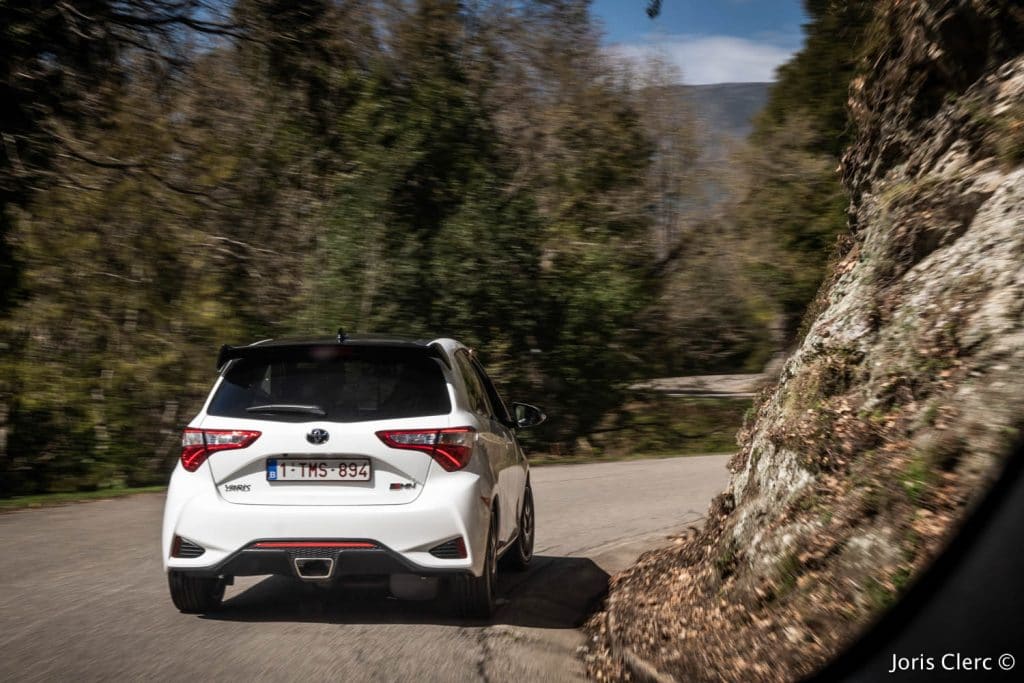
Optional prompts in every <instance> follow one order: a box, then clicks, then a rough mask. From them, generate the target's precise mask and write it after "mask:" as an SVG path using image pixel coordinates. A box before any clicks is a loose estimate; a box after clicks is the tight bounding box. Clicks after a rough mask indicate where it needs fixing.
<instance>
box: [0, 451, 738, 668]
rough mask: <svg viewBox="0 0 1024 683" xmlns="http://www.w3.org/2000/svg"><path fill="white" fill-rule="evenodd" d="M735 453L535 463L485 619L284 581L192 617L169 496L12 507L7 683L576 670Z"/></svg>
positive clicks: (4, 656)
mask: <svg viewBox="0 0 1024 683" xmlns="http://www.w3.org/2000/svg"><path fill="white" fill-rule="evenodd" d="M727 459H728V457H727V456H700V457H689V458H674V459H666V460H645V461H633V462H617V463H602V464H592V465H568V466H554V467H543V468H536V469H534V470H533V473H532V475H531V477H532V480H533V484H534V492H535V495H536V501H537V515H538V520H537V524H538V528H537V545H536V558H535V560H534V564H533V565H532V566H531V569H530V571H529V572H527V573H525V574H515V573H507V572H506V573H503V574H502V575H500V576H499V583H498V591H499V594H500V595H501V597H502V603H503V604H502V605H501V607H499V609H498V611H497V613H496V614H495V617H494V618H493V619H492V620H491V621H489V622H467V621H463V620H458V619H456V618H454V617H452V616H451V615H450V613H449V612H448V611H447V610H446V609H445V607H444V605H443V604H437V603H434V602H427V603H411V602H400V601H397V600H392V599H389V598H386V597H382V596H381V595H379V594H371V593H358V592H352V591H337V590H334V591H331V590H325V589H322V588H319V587H316V586H311V585H306V584H302V583H298V582H293V581H290V580H287V579H284V578H279V577H275V578H240V579H238V580H237V581H236V583H235V585H234V586H232V587H230V588H228V593H227V595H226V597H225V606H224V609H223V610H222V611H221V612H218V613H217V614H215V615H209V616H189V615H184V614H180V613H179V612H178V611H177V610H176V609H174V607H173V605H172V604H171V601H170V598H169V596H168V594H167V585H166V579H165V578H164V574H163V572H162V570H161V568H160V556H159V552H160V550H159V536H160V517H161V513H162V509H163V496H161V495H156V494H151V495H139V496H133V497H129V498H121V499H115V500H107V501H99V502H92V503H81V504H76V505H68V506H65V507H58V508H49V509H40V510H25V511H19V512H11V513H7V514H0V540H2V546H3V553H2V555H0V588H2V590H0V680H5V681H35V680H55V679H60V680H69V679H74V680H76V681H87V680H112V679H114V680H138V679H143V678H146V679H155V680H161V681H170V680H190V679H191V680H193V681H196V680H284V679H304V680H332V681H346V682H348V681H389V682H390V681H398V680H416V681H476V680H483V681H524V680H545V681H547V680H577V679H580V678H582V677H583V667H582V662H581V661H580V660H579V658H578V657H577V655H576V648H577V647H579V646H580V645H581V644H582V642H583V639H582V635H581V634H580V632H579V631H578V630H576V627H577V626H578V625H579V624H580V622H581V621H582V620H584V619H585V618H586V616H587V615H588V614H589V613H590V612H591V611H592V609H593V608H594V607H595V606H596V605H597V603H598V601H599V600H600V598H601V597H602V596H603V594H604V591H605V588H606V586H607V581H608V575H609V573H614V572H616V571H619V570H621V569H623V568H625V567H626V566H628V565H629V564H630V563H632V562H633V560H635V559H636V557H637V556H638V555H639V554H640V553H641V552H643V551H644V550H648V549H650V548H654V547H657V546H659V545H662V544H663V543H664V539H665V536H666V535H669V534H671V533H674V532H677V531H680V530H682V529H683V528H685V527H686V526H687V525H689V524H694V523H698V522H699V521H700V520H701V519H702V517H703V516H704V513H705V511H706V510H707V506H708V503H709V501H710V500H711V498H712V497H713V496H714V495H716V494H717V493H719V492H720V491H721V490H722V489H724V488H725V485H726V483H727V480H728V472H727V471H726V462H727Z"/></svg>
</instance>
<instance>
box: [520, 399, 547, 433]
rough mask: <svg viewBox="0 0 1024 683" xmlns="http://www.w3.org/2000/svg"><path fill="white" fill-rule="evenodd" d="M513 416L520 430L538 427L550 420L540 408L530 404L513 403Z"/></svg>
mask: <svg viewBox="0 0 1024 683" xmlns="http://www.w3.org/2000/svg"><path fill="white" fill-rule="evenodd" d="M512 415H513V417H514V420H515V426H516V427H518V428H519V429H528V428H529V427H536V426H537V425H539V424H540V423H542V422H544V420H546V419H548V416H547V415H545V414H544V413H543V412H542V411H541V409H540V408H538V407H537V406H531V405H530V404H529V403H513V404H512Z"/></svg>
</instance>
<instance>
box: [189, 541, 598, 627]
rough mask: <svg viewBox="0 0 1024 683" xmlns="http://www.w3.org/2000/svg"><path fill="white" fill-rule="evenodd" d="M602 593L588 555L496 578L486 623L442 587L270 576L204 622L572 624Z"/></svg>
mask: <svg viewBox="0 0 1024 683" xmlns="http://www.w3.org/2000/svg"><path fill="white" fill-rule="evenodd" d="M607 591H608V574H607V573H606V572H605V571H604V570H603V569H601V568H600V567H598V566H597V565H596V564H594V562H593V561H591V560H589V559H587V558H580V557H545V556H537V557H535V558H534V560H533V562H532V563H531V565H530V569H529V571H527V572H523V573H517V572H509V571H502V572H500V573H499V575H498V597H499V607H498V609H497V610H496V612H495V614H494V616H493V617H492V618H491V620H490V621H488V622H482V621H472V620H466V619H462V618H459V617H455V616H454V615H453V613H452V610H451V609H450V607H449V605H448V603H447V601H446V600H445V594H444V589H443V588H442V590H441V592H440V595H439V596H438V598H437V599H435V600H429V601H424V602H411V601H405V600H395V599H393V598H390V597H388V596H387V594H386V592H385V591H383V590H381V591H376V592H372V591H369V590H365V589H345V588H338V587H319V586H314V585H310V584H307V583H302V582H300V581H297V580H295V579H291V578H287V577H281V576H272V577H268V578H266V579H264V580H263V581H261V582H260V583H258V584H256V585H255V586H252V587H251V588H249V589H247V590H245V591H244V592H242V593H239V594H238V595H236V596H234V597H232V598H230V599H228V600H226V601H225V602H224V605H223V607H222V608H221V609H220V610H219V611H217V612H216V613H211V614H206V615H203V616H202V617H201V618H203V619H213V620H218V621H254V622H255V621H282V622H284V621H292V622H317V623H335V624H441V625H452V626H461V625H467V624H483V623H488V624H506V625H509V626H527V627H536V628H576V627H578V626H580V625H581V624H582V623H583V622H584V621H585V620H586V619H587V617H589V616H590V614H591V613H592V612H593V611H594V610H595V609H596V608H597V607H598V606H599V604H600V601H601V599H602V598H603V597H604V596H605V594H606V593H607Z"/></svg>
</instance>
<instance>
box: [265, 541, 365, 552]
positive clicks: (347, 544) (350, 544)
mask: <svg viewBox="0 0 1024 683" xmlns="http://www.w3.org/2000/svg"><path fill="white" fill-rule="evenodd" d="M252 547H253V548H361V549H363V550H370V549H372V548H376V547H377V546H376V545H374V544H373V543H365V542H360V541H260V542H259V543H253V545H252Z"/></svg>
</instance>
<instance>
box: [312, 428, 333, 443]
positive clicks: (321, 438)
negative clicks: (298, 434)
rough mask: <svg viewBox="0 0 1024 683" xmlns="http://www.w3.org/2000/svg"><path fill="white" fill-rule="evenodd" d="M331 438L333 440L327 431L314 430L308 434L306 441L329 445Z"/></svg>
mask: <svg viewBox="0 0 1024 683" xmlns="http://www.w3.org/2000/svg"><path fill="white" fill-rule="evenodd" d="M329 438H331V435H330V434H328V433H327V430H326V429H314V430H313V431H311V432H310V433H309V434H306V441H308V442H310V443H315V444H321V443H327V439H329Z"/></svg>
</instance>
